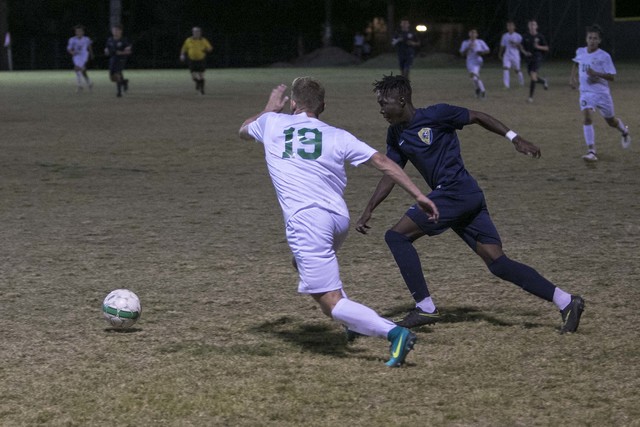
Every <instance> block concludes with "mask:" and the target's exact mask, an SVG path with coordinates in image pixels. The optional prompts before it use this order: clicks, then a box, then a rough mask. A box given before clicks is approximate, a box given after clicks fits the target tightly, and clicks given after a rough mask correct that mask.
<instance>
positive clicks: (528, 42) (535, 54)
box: [522, 32, 547, 61]
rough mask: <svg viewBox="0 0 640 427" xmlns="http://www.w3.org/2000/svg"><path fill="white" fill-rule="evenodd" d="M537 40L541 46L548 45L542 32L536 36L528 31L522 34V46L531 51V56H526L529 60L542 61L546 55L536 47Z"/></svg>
mask: <svg viewBox="0 0 640 427" xmlns="http://www.w3.org/2000/svg"><path fill="white" fill-rule="evenodd" d="M536 42H537V44H539V45H540V46H547V39H545V38H544V36H543V35H542V34H540V33H537V34H536V35H535V36H534V35H532V34H531V33H529V32H527V33H525V34H524V35H523V36H522V47H523V48H524V50H526V51H527V52H530V53H531V56H530V57H525V58H526V60H527V61H540V60H541V59H542V58H543V57H544V54H545V52H544V51H543V50H539V49H536V48H535V47H534V45H535V44H536Z"/></svg>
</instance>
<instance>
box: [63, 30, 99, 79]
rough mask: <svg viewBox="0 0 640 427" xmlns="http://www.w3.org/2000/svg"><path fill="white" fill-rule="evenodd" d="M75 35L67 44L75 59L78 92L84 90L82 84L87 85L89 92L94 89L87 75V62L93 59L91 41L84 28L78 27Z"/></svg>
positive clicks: (74, 67)
mask: <svg viewBox="0 0 640 427" xmlns="http://www.w3.org/2000/svg"><path fill="white" fill-rule="evenodd" d="M73 29H74V32H75V35H74V36H73V37H71V38H70V39H69V42H68V43H67V52H69V55H71V57H72V58H73V69H74V71H75V72H76V81H77V83H78V88H77V89H76V91H77V92H81V91H82V89H83V85H82V82H83V80H84V82H85V83H86V84H87V87H88V88H89V90H91V88H92V87H93V83H92V82H91V79H90V78H89V75H88V74H87V62H89V59H91V58H93V49H92V48H91V45H92V44H93V42H92V41H91V39H90V38H89V37H87V36H85V35H84V27H83V26H82V25H76V26H75V27H74V28H73Z"/></svg>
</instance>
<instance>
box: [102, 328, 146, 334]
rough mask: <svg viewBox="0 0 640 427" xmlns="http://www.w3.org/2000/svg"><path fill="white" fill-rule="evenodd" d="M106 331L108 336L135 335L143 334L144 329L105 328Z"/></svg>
mask: <svg viewBox="0 0 640 427" xmlns="http://www.w3.org/2000/svg"><path fill="white" fill-rule="evenodd" d="M104 331H105V332H106V333H108V334H135V333H136V332H142V328H126V329H117V328H104Z"/></svg>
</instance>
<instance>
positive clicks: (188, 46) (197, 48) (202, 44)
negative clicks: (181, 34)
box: [182, 37, 213, 61]
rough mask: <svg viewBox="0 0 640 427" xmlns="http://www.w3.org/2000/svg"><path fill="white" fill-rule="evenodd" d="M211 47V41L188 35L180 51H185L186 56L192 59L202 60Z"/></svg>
mask: <svg viewBox="0 0 640 427" xmlns="http://www.w3.org/2000/svg"><path fill="white" fill-rule="evenodd" d="M212 49H213V47H211V43H209V40H207V39H205V38H204V37H201V38H199V39H194V38H193V37H189V38H188V39H186V40H185V41H184V44H183V45H182V52H184V53H186V54H187V57H188V58H189V59H190V60H192V61H202V60H203V59H204V58H205V57H206V56H207V52H208V51H210V50H212Z"/></svg>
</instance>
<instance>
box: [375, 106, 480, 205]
mask: <svg viewBox="0 0 640 427" xmlns="http://www.w3.org/2000/svg"><path fill="white" fill-rule="evenodd" d="M468 124H469V110H467V109H466V108H462V107H456V106H453V105H448V104H436V105H432V106H430V107H427V108H418V109H417V110H416V113H415V115H414V116H413V119H412V120H411V122H410V123H409V124H408V125H392V126H389V130H388V132H387V157H389V158H390V159H392V160H393V161H395V162H396V163H397V164H399V165H400V166H401V167H403V168H404V166H405V165H406V164H407V161H410V162H411V164H413V166H415V168H416V169H417V170H418V172H420V174H421V175H422V177H423V178H424V179H425V181H427V184H429V187H431V189H432V190H436V189H440V190H443V191H454V192H457V193H474V192H476V191H481V190H480V187H479V186H478V183H477V182H476V180H475V179H474V178H473V177H472V176H471V175H470V174H469V172H468V171H467V170H466V169H465V167H464V163H463V161H462V156H461V155H460V140H458V135H457V134H456V129H462V128H463V127H464V126H465V125H468Z"/></svg>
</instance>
